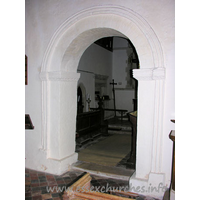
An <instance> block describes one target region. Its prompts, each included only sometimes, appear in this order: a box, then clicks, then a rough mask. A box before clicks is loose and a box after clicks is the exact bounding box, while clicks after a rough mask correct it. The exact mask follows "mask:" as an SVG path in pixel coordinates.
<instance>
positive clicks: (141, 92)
mask: <svg viewBox="0 0 200 200" xmlns="http://www.w3.org/2000/svg"><path fill="white" fill-rule="evenodd" d="M108 36H121V37H126V38H128V39H129V40H130V41H131V42H132V43H133V44H134V46H135V48H136V51H137V53H138V56H139V60H140V69H136V70H134V71H133V74H134V77H135V78H136V79H138V81H139V87H138V99H139V101H138V102H139V103H138V138H137V161H136V174H135V177H136V178H140V179H144V180H147V181H148V177H149V174H150V173H151V172H153V173H162V170H161V166H160V165H161V159H162V155H161V153H162V151H161V149H160V148H161V147H160V146H159V145H157V143H158V142H159V140H161V139H162V112H163V101H164V92H163V91H164V79H165V69H164V61H163V54H162V48H161V45H160V42H159V40H158V38H157V36H156V34H155V33H154V31H153V30H152V28H151V27H150V25H149V24H148V23H147V22H146V21H145V20H144V19H143V18H142V17H141V16H139V15H138V14H137V13H135V12H133V11H132V10H130V9H127V8H124V7H115V6H99V7H92V8H88V9H86V10H83V11H81V12H79V13H77V14H75V15H74V16H72V17H71V18H70V19H67V20H66V21H65V22H64V23H63V24H62V25H61V26H60V27H59V28H58V30H57V31H56V32H55V34H54V36H53V37H52V40H51V41H50V43H49V46H48V48H47V51H46V54H45V56H44V59H43V63H42V69H41V73H40V78H41V80H42V105H43V107H42V113H43V116H42V119H43V121H42V127H43V128H42V130H43V133H42V140H41V141H42V144H41V146H42V148H43V149H44V150H46V151H47V158H48V159H53V160H57V161H59V170H60V172H59V173H63V172H64V171H66V166H70V165H71V164H72V163H74V162H76V160H77V153H75V127H76V109H77V108H76V102H77V101H76V98H77V95H76V92H77V81H78V79H79V76H80V75H79V74H78V73H77V67H78V63H79V60H80V58H81V56H82V54H83V52H84V51H85V50H86V49H87V47H89V46H90V45H91V44H92V43H93V42H94V41H96V40H98V39H100V38H102V37H108ZM55 97H56V98H55ZM158 150H159V152H160V153H158Z"/></svg>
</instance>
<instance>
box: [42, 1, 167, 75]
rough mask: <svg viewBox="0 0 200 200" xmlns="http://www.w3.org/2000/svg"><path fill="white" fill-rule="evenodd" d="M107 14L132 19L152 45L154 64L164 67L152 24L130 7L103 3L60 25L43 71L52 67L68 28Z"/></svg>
mask: <svg viewBox="0 0 200 200" xmlns="http://www.w3.org/2000/svg"><path fill="white" fill-rule="evenodd" d="M105 14H113V15H117V16H120V17H123V18H126V19H128V20H130V21H131V22H132V23H133V24H135V25H136V26H137V27H138V28H139V29H140V30H141V31H142V32H143V33H144V37H146V39H147V40H148V42H149V44H150V46H151V49H152V55H153V59H154V65H155V66H154V67H155V68H159V67H160V68H162V67H164V66H163V63H164V58H163V51H162V47H161V44H160V41H159V39H158V37H157V35H156V34H155V32H154V31H153V29H152V27H151V26H150V24H149V23H148V22H147V21H146V20H145V19H144V18H143V17H142V16H140V15H139V14H138V13H136V12H134V11H133V10H131V9H129V8H126V7H123V6H119V5H102V6H95V7H90V8H87V9H84V10H81V11H80V12H78V13H76V14H74V15H72V16H71V17H70V18H68V19H67V20H66V21H65V22H64V23H63V24H61V25H60V27H59V28H58V29H57V31H56V32H55V33H54V35H53V37H52V38H51V40H50V42H49V45H48V47H47V50H46V52H45V55H44V59H43V62H42V68H41V71H48V68H49V67H50V64H51V63H50V62H51V58H52V56H53V54H54V49H55V48H56V46H57V45H58V43H59V41H60V39H61V38H62V37H63V35H65V34H66V30H68V29H69V28H70V27H71V26H72V25H73V24H75V23H76V22H78V21H80V20H82V19H84V18H86V17H90V16H95V15H105ZM105 23H107V22H105ZM108 23H109V22H108Z"/></svg>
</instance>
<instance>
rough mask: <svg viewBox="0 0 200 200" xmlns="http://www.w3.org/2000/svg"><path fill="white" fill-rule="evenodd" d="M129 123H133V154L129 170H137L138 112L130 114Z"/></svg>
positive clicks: (128, 161)
mask: <svg viewBox="0 0 200 200" xmlns="http://www.w3.org/2000/svg"><path fill="white" fill-rule="evenodd" d="M128 118H129V121H130V122H131V127H132V135H131V153H130V157H129V159H128V160H127V168H131V169H135V166H136V141H137V111H135V112H130V113H128Z"/></svg>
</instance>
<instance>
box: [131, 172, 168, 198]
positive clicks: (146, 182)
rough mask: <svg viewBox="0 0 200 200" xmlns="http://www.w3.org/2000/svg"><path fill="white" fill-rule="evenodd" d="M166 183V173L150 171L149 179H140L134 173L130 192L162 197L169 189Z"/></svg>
mask: <svg viewBox="0 0 200 200" xmlns="http://www.w3.org/2000/svg"><path fill="white" fill-rule="evenodd" d="M164 183H165V175H164V174H158V173H150V174H149V178H148V179H139V178H137V177H136V174H135V173H134V174H133V175H132V176H131V177H130V179H129V192H134V193H138V194H141V195H145V196H151V197H156V198H159V199H162V197H163V195H164V193H165V190H166V189H167V187H166V186H165V185H164Z"/></svg>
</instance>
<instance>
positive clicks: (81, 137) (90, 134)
mask: <svg viewBox="0 0 200 200" xmlns="http://www.w3.org/2000/svg"><path fill="white" fill-rule="evenodd" d="M100 128H101V112H100V110H97V111H91V112H85V113H80V114H77V119H76V141H77V144H78V145H80V146H81V145H82V144H83V143H84V142H86V141H88V140H93V138H94V137H97V136H98V135H100V134H101V133H100Z"/></svg>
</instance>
